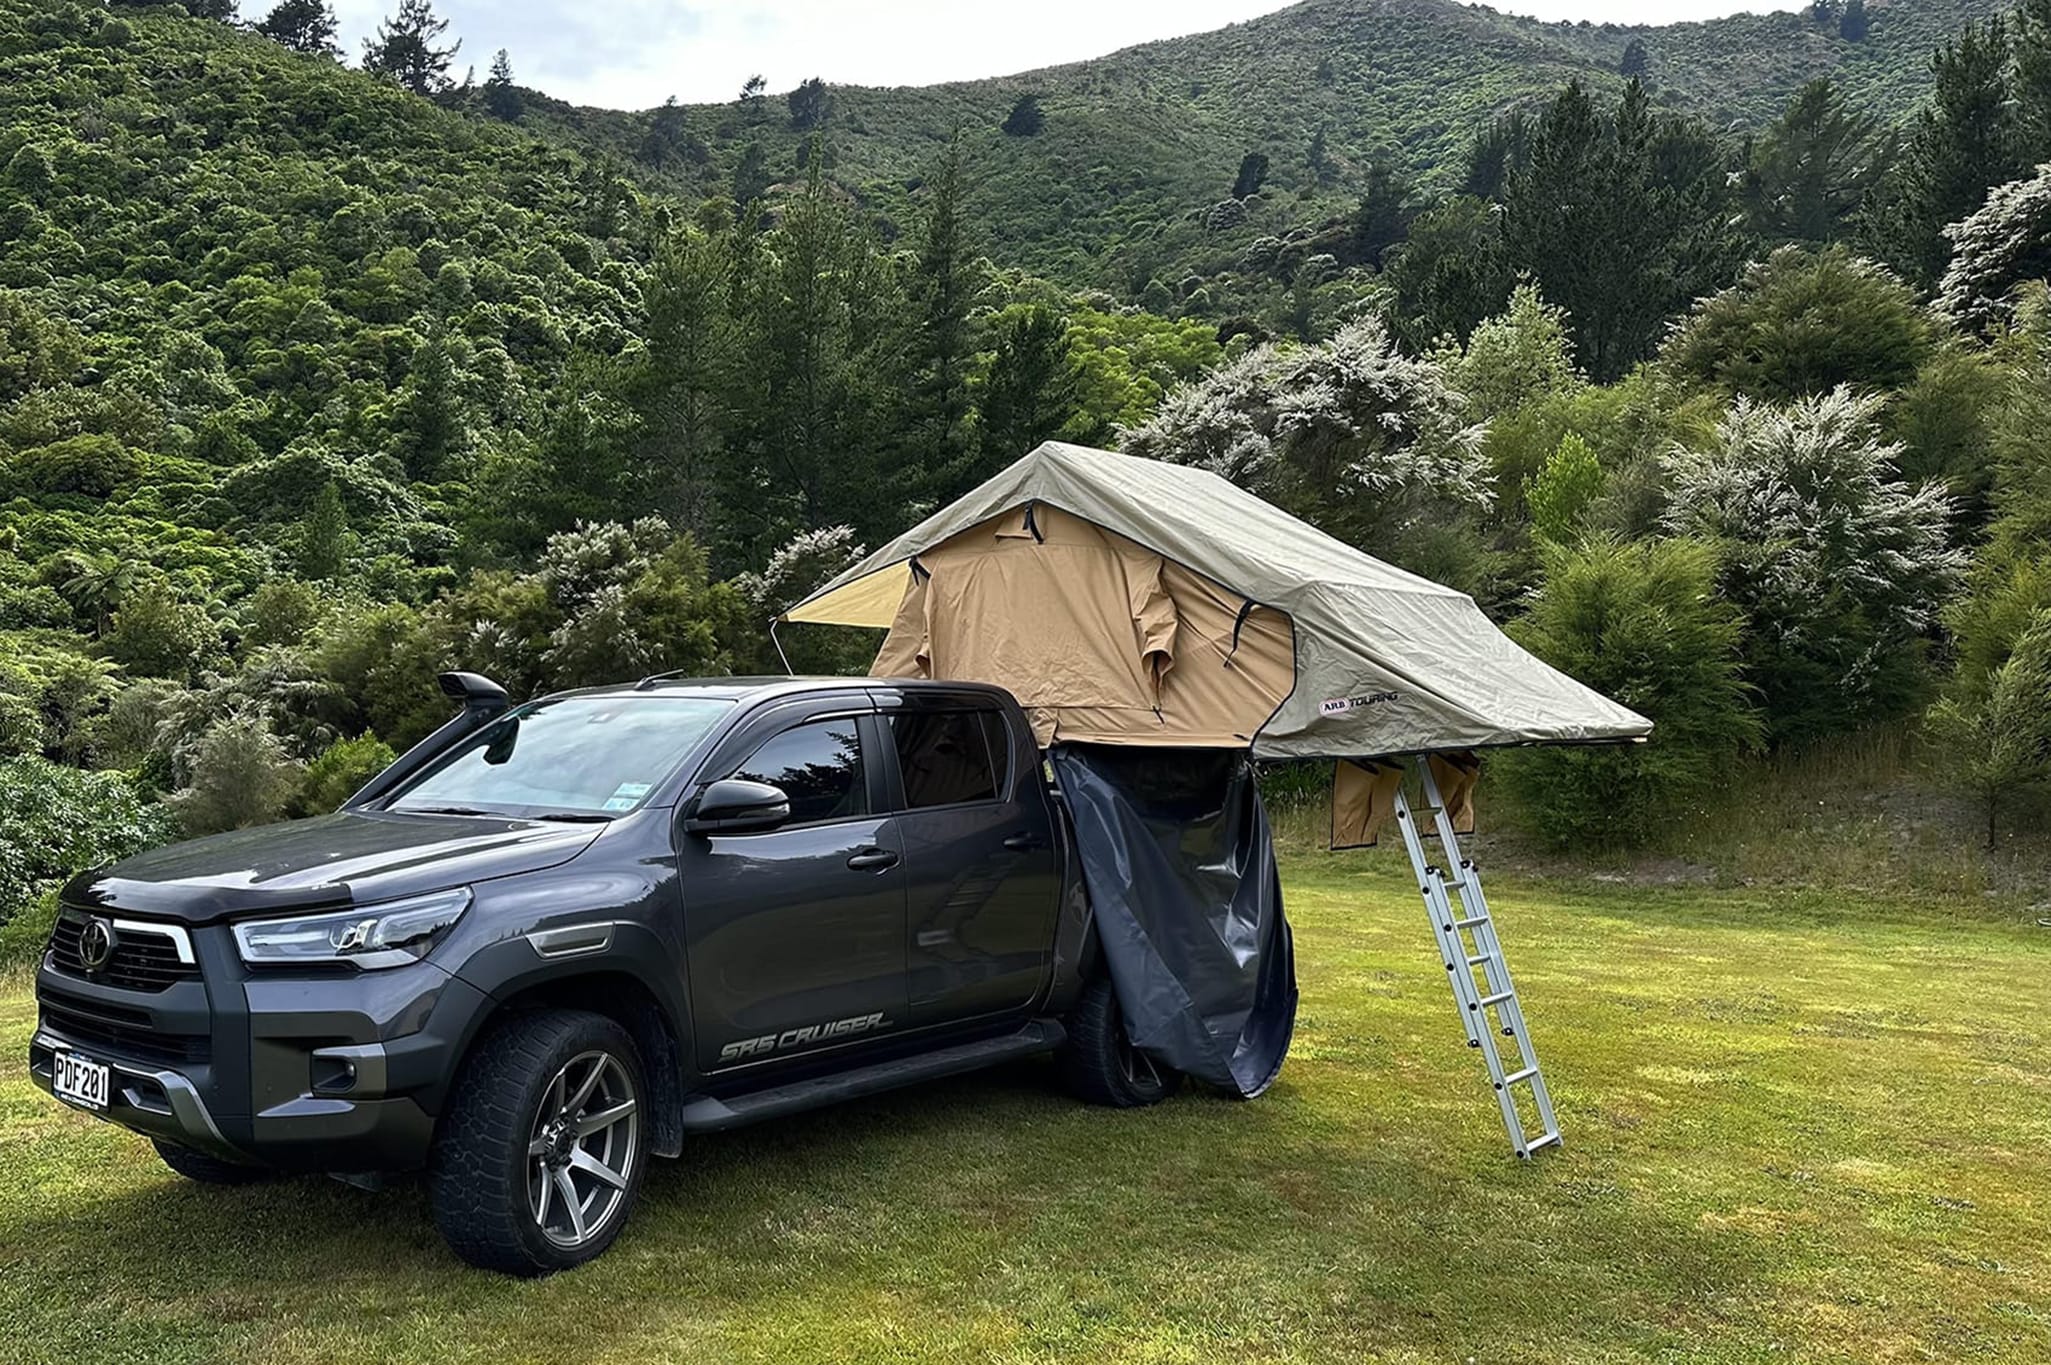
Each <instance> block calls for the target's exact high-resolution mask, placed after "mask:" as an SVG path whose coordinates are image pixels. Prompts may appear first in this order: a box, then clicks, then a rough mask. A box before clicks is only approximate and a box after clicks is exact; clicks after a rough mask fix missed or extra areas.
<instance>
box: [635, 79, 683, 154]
mask: <svg viewBox="0 0 2051 1365" xmlns="http://www.w3.org/2000/svg"><path fill="white" fill-rule="evenodd" d="M688 135H689V126H688V124H687V123H686V122H685V115H684V106H683V105H681V104H678V103H677V97H676V96H675V95H671V96H670V97H669V98H668V99H666V100H664V101H663V102H662V107H661V108H659V109H657V110H656V111H655V112H654V113H652V114H650V115H649V116H648V133H647V135H646V136H645V137H643V138H642V139H641V159H642V160H643V161H645V162H647V163H648V164H649V165H651V166H667V165H669V164H670V163H671V162H673V161H675V160H677V159H678V157H679V154H680V153H681V152H682V151H683V149H684V146H685V144H686V141H687V139H688Z"/></svg>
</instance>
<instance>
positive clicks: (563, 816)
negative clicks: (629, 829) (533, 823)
mask: <svg viewBox="0 0 2051 1365" xmlns="http://www.w3.org/2000/svg"><path fill="white" fill-rule="evenodd" d="M525 818H527V819H529V820H561V821H565V822H567V823H570V824H576V825H609V824H611V823H612V819H613V818H612V817H611V816H610V815H600V814H599V813H598V812H597V811H592V810H552V811H550V812H549V813H548V814H546V815H529V816H527V817H525Z"/></svg>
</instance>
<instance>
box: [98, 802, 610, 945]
mask: <svg viewBox="0 0 2051 1365" xmlns="http://www.w3.org/2000/svg"><path fill="white" fill-rule="evenodd" d="M604 828H605V827H604V826H603V825H569V824H555V823H549V822H546V821H538V820H514V819H509V818H504V817H499V816H481V815H408V814H400V813H396V812H391V811H342V812H340V813H338V814H335V815H323V816H318V817H316V818H314V819H311V820H294V821H291V822H289V823H287V824H282V825H265V826H262V827H260V828H257V829H245V830H237V831H235V832H233V833H230V834H216V835H214V836H212V837H210V838H206V839H194V840H191V841H189V842H187V843H182V844H172V845H170V846H169V847H167V848H160V849H154V850H152V851H151V852H148V853H143V854H139V855H137V856H136V857H133V858H130V859H127V860H126V861H124V862H119V863H116V864H114V866H112V867H110V868H107V869H105V870H103V871H99V872H89V873H85V874H83V875H81V876H78V877H75V878H73V879H72V881H71V883H70V884H69V885H68V886H66V887H65V888H64V892H63V896H62V899H63V901H64V903H65V904H67V905H75V906H79V907H81V908H84V909H95V910H103V911H108V912H126V913H134V914H141V915H153V916H159V917H165V918H171V919H176V920H180V921H183V922H184V923H187V924H209V923H212V922H214V921H216V920H223V919H231V918H236V919H239V918H247V917H249V916H251V915H259V914H264V913H275V914H291V913H293V912H295V911H300V910H315V909H320V908H322V907H327V906H345V905H351V904H356V905H367V904H370V903H372V902H375V901H384V900H391V899H393V898H395V897H398V896H412V895H419V894H422V893H424V892H429V891H442V890H446V889H448V888H449V887H452V886H461V885H464V884H466V883H469V882H475V881H482V880H484V879H486V878H490V877H507V876H512V875H515V874H517V873H521V872H537V871H540V870H541V869H543V868H548V867H554V866H556V865H557V864H559V863H564V862H568V861H569V860H570V859H571V858H574V857H576V856H577V855H578V854H579V853H581V852H583V851H584V849H585V848H587V847H589V846H590V844H591V841H592V840H593V839H595V838H597V837H598V834H599V832H600V831H601V830H602V829H604Z"/></svg>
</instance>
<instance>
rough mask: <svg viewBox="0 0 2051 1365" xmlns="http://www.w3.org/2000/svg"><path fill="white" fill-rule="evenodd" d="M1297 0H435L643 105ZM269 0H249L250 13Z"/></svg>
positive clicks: (928, 69)
mask: <svg viewBox="0 0 2051 1365" xmlns="http://www.w3.org/2000/svg"><path fill="white" fill-rule="evenodd" d="M1285 4H1286V0H1033V3H1031V4H1012V3H1004V0H997V2H996V3H992V2H991V0H437V3H436V6H435V8H436V10H437V12H439V13H440V14H441V15H442V17H444V18H446V19H448V20H450V26H449V36H450V37H452V38H455V37H460V38H461V39H462V40H463V50H462V53H461V54H460V55H459V56H458V57H457V59H456V70H457V71H458V72H460V71H461V70H462V69H463V67H465V66H466V65H471V64H474V65H475V66H476V68H477V74H478V76H479V78H480V79H481V78H482V77H483V75H484V72H485V70H486V69H487V68H488V67H489V66H490V65H491V56H492V53H493V52H495V51H497V50H498V49H499V48H501V47H503V48H506V49H507V50H508V51H509V52H510V53H511V55H512V59H513V74H514V76H515V78H516V79H518V81H519V82H520V83H521V84H522V85H525V86H530V87H532V88H534V89H537V90H543V91H546V92H548V93H549V94H551V95H554V96H557V97H558V98H561V99H567V100H571V101H573V102H575V103H578V104H591V105H599V106H603V107H606V108H614V109H645V108H649V107H652V106H654V105H657V104H660V103H662V102H663V101H664V100H665V99H667V98H669V96H671V95H675V96H677V98H679V99H681V100H683V101H684V102H685V103H697V102H702V101H711V100H725V99H732V98H734V96H735V95H736V94H737V93H738V92H739V90H740V87H741V82H742V81H744V80H746V79H747V78H748V77H749V76H751V75H754V74H756V73H758V72H759V73H761V74H762V75H763V76H766V77H767V78H768V80H769V88H770V90H771V91H772V92H780V91H784V90H788V89H789V88H791V87H792V86H794V85H796V84H797V83H798V82H799V81H801V80H803V79H805V78H806V77H807V76H814V75H817V76H823V77H825V78H826V80H827V81H828V83H845V84H850V85H929V84H932V83H934V82H937V81H945V80H973V79H977V78H980V77H984V76H1002V75H1008V74H1010V73H1012V72H1016V71H1029V70H1032V69H1033V68H1035V67H1041V66H1050V65H1053V64H1054V63H1057V62H1068V61H1079V60H1081V59H1082V58H1085V57H1096V56H1101V55H1102V54H1104V53H1106V52H1112V51H1115V50H1117V49H1118V48H1122V47H1130V46H1131V45H1132V44H1134V43H1142V42H1146V41H1148V40H1149V39H1153V38H1169V37H1175V36H1178V35H1181V34H1185V33H1201V32H1203V31H1204V30H1206V29H1213V28H1221V27H1223V26H1224V25H1226V24H1230V23H1236V22H1238V21H1240V20H1244V19H1251V18H1253V17H1254V16H1256V15H1260V14H1266V13H1268V12H1270V11H1273V10H1277V9H1282V8H1284V7H1285ZM268 7H269V5H268V0H243V5H242V8H243V11H244V14H245V17H254V16H260V15H261V14H262V13H264V12H265V11H266V10H267V9H268ZM396 8H397V4H396V0H335V10H336V13H337V15H338V17H339V18H340V19H341V21H342V40H343V45H344V46H345V47H346V48H347V49H348V52H349V59H350V60H351V61H352V62H353V61H355V60H356V59H357V56H358V54H359V53H360V51H361V48H362V40H363V38H364V37H365V36H366V35H368V34H369V33H370V32H371V30H372V29H373V28H375V27H376V25H377V21H378V20H379V19H380V18H381V17H383V16H384V15H385V14H387V13H389V12H391V11H392V10H394V9H396ZM1496 8H1497V9H1501V10H1506V11H1509V12H1511V13H1517V14H1531V15H1536V16H1538V17H1539V18H1542V19H1575V20H1578V19H1588V20H1591V21H1594V22H1597V23H1600V22H1604V21H1612V22H1617V23H1640V24H1642V23H1672V22H1679V21H1683V20H1689V19H1709V18H1714V17H1716V16H1717V15H1721V14H1733V13H1737V12H1739V11H1741V10H1747V9H1751V10H1765V9H1792V8H1795V5H1794V4H1793V3H1792V2H1790V3H1776V0H1632V2H1628V3H1627V0H1499V3H1497V5H1496Z"/></svg>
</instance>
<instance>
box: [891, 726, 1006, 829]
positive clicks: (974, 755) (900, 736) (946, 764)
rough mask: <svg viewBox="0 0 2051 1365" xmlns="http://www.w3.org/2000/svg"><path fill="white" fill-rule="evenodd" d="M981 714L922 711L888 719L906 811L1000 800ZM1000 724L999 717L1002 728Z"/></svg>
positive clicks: (994, 769) (995, 771)
mask: <svg viewBox="0 0 2051 1365" xmlns="http://www.w3.org/2000/svg"><path fill="white" fill-rule="evenodd" d="M983 714H984V713H982V712H979V711H919V712H900V713H899V714H897V715H894V716H892V717H891V718H890V737H891V739H892V740H893V741H894V742H895V744H896V746H897V766H898V771H899V772H900V773H902V774H903V776H904V802H905V805H906V806H907V807H909V808H910V809H912V810H918V809H921V808H923V807H927V806H957V805H961V804H963V803H965V802H970V801H994V800H996V799H997V770H996V765H995V764H993V763H992V762H991V757H990V743H989V740H988V738H987V737H986V729H985V725H984V721H983ZM1002 723H1003V722H1002V720H1001V718H1000V719H999V720H998V724H999V726H1000V727H1001V725H1002Z"/></svg>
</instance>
